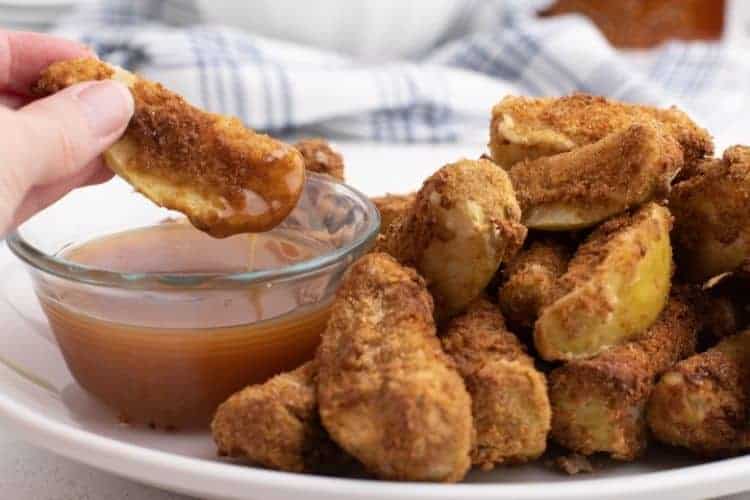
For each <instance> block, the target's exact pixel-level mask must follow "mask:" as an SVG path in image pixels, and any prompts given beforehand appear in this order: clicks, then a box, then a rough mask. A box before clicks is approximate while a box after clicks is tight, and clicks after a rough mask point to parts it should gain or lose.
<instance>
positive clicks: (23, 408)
mask: <svg viewBox="0 0 750 500" xmlns="http://www.w3.org/2000/svg"><path fill="white" fill-rule="evenodd" d="M342 149H343V150H344V153H345V156H346V157H347V160H348V165H351V166H352V167H349V172H348V176H349V178H350V179H351V182H352V183H353V184H354V185H355V186H356V187H358V188H360V189H363V190H364V191H366V192H367V193H368V194H380V193H383V192H385V191H392V192H394V191H395V192H399V191H407V190H411V189H414V188H415V187H417V186H418V185H419V184H420V182H421V180H422V179H424V177H425V176H426V175H428V174H429V173H430V172H432V171H434V170H435V169H436V168H438V167H439V166H440V165H441V164H444V163H446V162H448V161H453V160H455V159H457V158H459V157H462V156H465V157H475V156H476V153H477V151H480V150H481V145H480V144H473V145H466V146H462V147H456V146H432V145H427V146H418V147H395V146H388V145H383V146H352V147H345V148H342ZM384 165H386V166H393V165H409V168H399V169H398V175H393V172H395V168H396V167H393V168H394V170H391V171H390V172H385V171H384V170H383V169H384V168H387V167H383V166H384ZM354 166H356V167H354ZM376 172H380V173H381V174H382V175H378V174H375V173H376ZM128 196H136V195H135V194H133V193H132V192H131V190H130V189H129V188H128V187H127V186H125V185H124V184H123V183H121V182H112V183H109V184H107V185H104V186H100V187H96V188H90V189H85V190H81V191H79V192H76V193H75V194H74V195H73V196H71V197H69V198H66V199H65V200H63V202H62V203H64V204H65V206H66V209H67V208H68V207H69V208H70V210H71V211H70V216H71V217H76V216H85V217H101V218H106V217H107V211H109V210H118V206H120V205H119V200H122V199H124V197H128ZM103 197H104V198H106V200H107V210H101V204H100V203H101V199H102V198H103ZM96 203H99V205H95V204H96ZM50 230H51V231H52V230H54V228H50ZM0 276H2V279H1V280H0V418H2V419H3V425H4V426H7V427H8V428H12V429H14V430H15V432H17V433H18V435H19V436H22V437H24V438H25V439H28V440H29V441H31V442H32V443H34V444H36V445H38V446H40V447H43V448H46V449H48V450H51V451H54V452H56V453H59V454H61V455H64V456H67V457H69V458H72V459H74V460H78V461H80V462H82V463H85V464H89V465H91V466H93V467H97V468H100V469H103V470H106V471H109V472H113V473H115V474H118V475H121V476H124V477H127V478H130V479H133V480H136V481H139V482H142V483H146V484H150V485H154V486H158V487H161V488H164V489H167V490H172V491H176V492H180V493H185V494H191V495H195V496H198V497H200V498H203V499H208V498H216V499H238V500H239V499H248V500H250V499H252V500H297V499H299V498H304V499H305V500H344V499H347V500H350V499H355V500H356V499H365V498H367V499H380V500H386V499H387V500H396V499H407V500H427V499H430V500H433V499H442V500H447V499H459V498H460V499H463V500H480V499H481V500H489V499H493V500H503V499H588V498H618V499H636V498H659V499H697V498H707V497H716V496H720V495H727V494H731V493H735V492H739V491H743V490H748V489H750V457H740V458H734V459H727V460H719V461H714V462H706V463H701V462H699V461H696V460H694V459H692V458H690V457H688V456H686V455H684V454H681V453H679V452H675V451H674V450H672V451H667V450H660V449H658V448H654V449H651V450H650V451H649V453H648V455H647V456H646V457H645V458H644V459H643V460H641V461H639V462H637V463H634V464H611V465H610V466H608V467H605V468H602V469H600V470H598V471H597V472H595V473H594V474H590V475H580V476H576V477H566V476H563V475H560V474H559V473H557V472H555V471H553V470H551V469H550V468H549V467H547V466H545V465H544V463H543V462H537V463H534V464H530V465H527V466H523V467H513V468H500V469H497V470H495V471H492V472H473V473H471V474H470V475H469V477H468V478H467V482H466V483H463V484H458V485H444V484H414V483H410V484H404V483H393V482H380V481H363V480H346V479H337V478H327V477H316V476H307V475H298V474H288V473H280V472H274V471H268V470H262V469H257V468H252V467H243V466H238V465H232V464H229V463H227V462H223V461H221V460H219V459H217V458H216V455H215V449H214V446H213V444H212V442H211V439H210V436H209V435H208V433H207V432H203V433H200V432H199V433H162V432H155V431H151V430H148V429H144V428H138V427H129V426H123V425H120V424H118V423H117V420H116V418H115V415H114V414H113V413H112V412H110V411H109V410H108V409H107V408H105V407H103V406H102V405H101V404H99V403H98V402H96V401H95V400H93V399H92V398H90V397H89V396H88V395H87V394H86V393H84V392H83V391H82V390H81V389H80V388H79V387H78V386H77V385H76V384H75V383H74V382H73V380H72V378H71V376H70V374H69V373H68V371H67V369H66V368H65V364H64V362H63V359H62V357H61V355H60V354H59V352H58V349H57V346H56V344H55V343H54V341H53V340H52V336H51V333H50V331H49V329H48V327H47V325H46V321H45V320H44V318H43V316H42V313H41V310H40V309H39V306H38V305H37V303H36V299H35V297H34V294H33V292H32V290H31V287H30V281H29V278H28V277H27V275H26V273H25V270H24V269H23V268H22V266H21V264H20V263H19V262H18V261H17V260H15V259H14V258H13V257H12V256H11V255H10V252H9V251H8V250H7V248H6V247H5V246H4V245H2V246H0ZM115 495H116V494H115ZM2 496H3V495H2V494H1V493H0V497H2ZM113 498H114V497H113Z"/></svg>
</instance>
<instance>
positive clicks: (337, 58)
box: [56, 0, 750, 144]
mask: <svg viewBox="0 0 750 500" xmlns="http://www.w3.org/2000/svg"><path fill="white" fill-rule="evenodd" d="M168 3H170V1H169V0H153V1H148V2H145V1H140V2H139V1H135V2H133V1H128V0H105V1H99V2H96V3H94V4H88V5H87V6H86V7H84V8H83V9H81V10H80V11H79V12H77V13H76V14H74V15H73V16H72V17H70V18H68V19H65V20H62V21H61V23H60V24H59V25H58V27H57V29H56V32H57V33H58V34H62V35H64V36H67V37H71V38H76V39H79V40H81V41H83V42H85V43H87V44H89V45H91V46H92V47H93V48H94V49H95V50H96V51H97V52H98V53H99V54H100V56H101V57H102V58H104V59H106V60H109V61H111V62H114V63H116V64H120V65H123V66H125V67H127V68H129V69H132V70H136V71H138V72H140V73H142V74H143V75H145V76H147V77H149V78H153V79H155V80H158V81H161V82H162V83H164V84H165V85H167V86H168V87H170V88H173V89H175V90H177V91H179V92H180V93H181V94H183V95H184V96H185V97H186V98H187V99H188V100H189V101H191V102H193V103H195V104H197V105H199V106H202V107H204V108H206V109H209V110H212V111H215V112H219V113H225V114H232V115H236V116H239V117H240V118H241V119H242V120H243V121H244V122H245V123H247V124H248V125H249V126H251V127H253V128H256V129H260V130H266V131H269V132H271V133H275V134H284V133H287V132H291V131H296V130H300V129H303V130H305V131H309V130H310V129H314V130H315V132H316V133H321V134H326V135H330V136H335V137H352V138H356V139H370V140H378V141H403V142H414V141H433V142H445V141H454V140H461V139H462V138H467V137H468V136H472V137H474V138H475V137H477V136H476V134H484V135H486V134H487V131H486V127H487V123H488V119H489V112H490V109H491V106H492V104H493V103H495V102H496V101H498V100H499V99H500V98H501V97H502V96H503V95H505V94H508V93H514V94H528V95H562V94H567V93H570V92H573V91H584V92H589V93H593V94H601V95H606V96H610V97H613V98H617V99H621V100H626V101H632V102H640V103H648V104H656V105H671V104H676V105H679V106H680V107H682V108H684V109H686V110H687V111H688V112H689V113H691V114H692V115H693V116H694V117H695V118H696V119H697V120H698V121H699V122H700V123H701V124H702V125H704V126H705V127H707V128H709V129H710V130H711V131H712V132H713V133H714V135H716V136H718V137H721V142H722V143H724V144H729V143H733V142H741V141H743V140H744V142H750V131H748V132H749V133H748V134H745V128H746V127H747V125H749V124H750V89H749V88H748V82H750V62H748V59H747V58H746V57H743V54H742V51H741V50H738V49H733V48H732V47H731V46H729V45H728V44H726V43H724V44H720V43H687V44H686V43H677V42H675V43H668V44H666V45H663V46H661V47H660V48H657V49H655V50H652V51H648V52H639V53H633V52H629V53H622V52H618V51H616V50H615V49H613V48H612V47H611V46H610V45H609V44H608V43H607V41H606V40H605V39H604V38H603V37H602V35H601V34H600V33H599V32H598V31H597V29H596V28H595V27H594V26H593V25H592V24H591V23H590V22H588V21H587V20H586V19H584V18H582V17H579V16H564V17H557V18H551V19H539V18H536V17H535V16H534V15H533V12H531V11H530V9H529V7H528V5H529V3H528V2H515V4H526V5H527V6H526V7H525V8H523V7H521V8H518V7H516V8H514V7H512V5H513V3H512V2H511V3H506V5H505V8H504V9H502V15H500V14H499V13H498V15H497V20H496V23H495V24H494V28H491V29H489V30H486V29H485V30H483V31H481V32H477V33H470V34H468V35H466V36H463V37H461V38H458V39H454V40H452V41H448V42H446V43H444V44H443V45H441V46H438V47H435V48H434V49H433V50H431V51H430V52H429V53H427V54H426V55H425V56H424V57H422V58H420V59H419V60H409V61H394V62H388V63H377V64H375V63H371V64H368V63H364V62H362V61H357V60H355V59H352V58H349V57H346V56H342V55H339V54H334V53H330V52H324V51H320V50H317V49H312V48H309V47H302V46H299V45H294V44H290V43H285V42H280V41H277V40H271V39H267V38H262V37H259V36H254V35H252V34H250V33H245V32H242V31H239V30H236V29H232V28H229V27H223V26H216V25H205V24H200V22H198V23H197V24H196V23H191V22H190V20H187V21H186V22H182V23H180V25H175V24H174V23H172V24H170V23H169V22H168V20H167V19H165V17H164V11H165V8H164V5H165V4H168ZM509 5H510V7H509ZM248 8H250V7H248ZM498 12H500V11H498ZM187 14H195V13H187ZM187 14H186V17H189V16H187ZM195 20H196V19H193V21H195ZM198 21H199V20H198ZM485 24H486V23H485Z"/></svg>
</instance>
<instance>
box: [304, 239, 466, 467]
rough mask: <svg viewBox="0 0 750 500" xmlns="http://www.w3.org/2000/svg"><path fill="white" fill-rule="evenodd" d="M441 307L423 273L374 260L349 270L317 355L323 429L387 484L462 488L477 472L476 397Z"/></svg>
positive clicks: (383, 258) (376, 256) (385, 258)
mask: <svg viewBox="0 0 750 500" xmlns="http://www.w3.org/2000/svg"><path fill="white" fill-rule="evenodd" d="M432 309H433V304H432V299H431V297H430V295H429V293H428V292H427V288H426V287H425V283H424V280H422V278H420V277H419V275H417V273H416V272H415V271H413V270H412V269H409V268H406V267H403V266H401V265H400V264H399V263H398V262H396V260H394V259H393V258H392V257H390V256H389V255H387V254H384V253H371V254H368V255H366V256H364V257H362V258H361V259H359V260H358V261H357V262H355V263H354V264H353V265H352V266H351V267H350V268H349V271H348V272H347V274H346V276H345V278H344V280H343V283H342V285H341V288H340V289H339V291H338V293H337V294H336V299H335V301H334V303H333V306H332V313H331V318H330V321H329V323H328V327H327V328H326V330H325V332H324V333H323V336H322V342H321V344H320V348H319V349H318V354H317V361H318V364H319V375H318V400H319V407H320V416H321V420H322V422H323V425H324V426H325V428H326V429H327V430H328V432H329V433H330V435H331V437H332V438H333V439H334V440H335V441H336V442H337V443H338V444H339V445H340V446H341V447H342V448H343V449H345V450H346V451H347V452H349V453H350V454H351V455H353V456H354V457H356V458H357V459H359V460H360V461H361V462H362V463H363V464H364V466H365V467H366V468H367V469H368V470H370V471H371V472H372V473H374V474H375V475H377V476H378V477H381V478H383V479H395V480H412V481H458V480H460V479H462V478H463V477H464V475H465V474H466V471H467V470H468V469H469V466H470V464H471V460H470V458H469V453H470V451H471V442H472V434H473V428H472V420H471V399H470V397H469V394H468V393H467V392H466V388H465V387H464V383H463V380H462V379H461V376H460V375H459V374H458V372H457V371H456V368H455V366H454V364H453V362H452V360H451V359H450V358H449V357H448V356H447V355H446V354H445V353H444V352H443V351H442V349H441V347H440V341H439V340H438V338H437V336H436V334H435V323H434V321H433V318H432V314H433V310H432Z"/></svg>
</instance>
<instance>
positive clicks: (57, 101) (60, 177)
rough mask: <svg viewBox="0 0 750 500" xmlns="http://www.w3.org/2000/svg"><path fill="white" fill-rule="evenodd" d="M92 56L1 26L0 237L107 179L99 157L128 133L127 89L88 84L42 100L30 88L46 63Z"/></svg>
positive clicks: (129, 105)
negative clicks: (73, 192) (71, 193)
mask: <svg viewBox="0 0 750 500" xmlns="http://www.w3.org/2000/svg"><path fill="white" fill-rule="evenodd" d="M85 56H89V57H93V54H92V53H91V52H90V51H89V50H88V49H86V48H85V47H84V46H82V45H79V44H77V43H75V42H71V41H68V40H63V39H59V38H55V37H51V36H47V35H42V34H37V33H19V32H7V31H2V30H0V237H2V236H3V235H5V234H6V233H7V232H8V231H9V230H11V229H13V228H14V227H16V226H17V225H19V224H20V223H21V222H23V221H24V220H26V219H28V218H29V217H31V216H32V215H34V214H35V213H36V212H38V211H39V210H42V209H43V208H45V207H47V206H49V205H51V204H52V203H54V202H55V201H56V200H58V199H59V198H60V197H62V196H63V195H65V194H66V193H67V192H69V191H70V190H72V189H74V188H76V187H79V186H85V185H90V184H97V183H100V182H104V181H106V180H108V179H109V178H110V177H111V176H112V173H111V171H110V170H109V169H107V168H106V167H105V166H104V164H103V163H102V160H101V158H100V157H99V155H100V154H101V152H102V151H104V150H105V149H106V148H107V147H109V146H110V145H112V143H114V142H115V141H116V140H117V139H118V138H119V137H120V136H121V135H122V133H123V132H124V131H125V127H126V126H127V124H128V121H129V120H130V117H131V116H132V114H133V98H132V97H131V95H130V91H129V90H128V89H127V88H126V87H125V86H123V85H122V84H120V83H117V82H114V81H109V80H108V81H101V82H86V83H81V84H78V85H74V86H72V87H69V88H67V89H65V90H63V91H61V92H58V93H57V94H55V95H52V96H49V97H46V98H44V99H38V100H32V98H31V96H30V94H29V89H30V87H31V85H32V84H33V83H34V82H35V81H36V80H37V78H38V77H39V74H40V72H41V71H42V70H44V69H45V68H46V67H47V66H49V65H50V64H51V63H53V62H55V61H58V60H65V59H73V58H76V57H85Z"/></svg>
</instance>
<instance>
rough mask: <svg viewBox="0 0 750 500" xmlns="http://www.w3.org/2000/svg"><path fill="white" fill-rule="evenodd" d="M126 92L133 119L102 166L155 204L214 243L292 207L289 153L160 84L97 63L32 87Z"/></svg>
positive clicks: (58, 67) (296, 193) (49, 72)
mask: <svg viewBox="0 0 750 500" xmlns="http://www.w3.org/2000/svg"><path fill="white" fill-rule="evenodd" d="M104 79H114V80H117V81H119V82H122V83H123V84H125V85H127V86H128V87H129V88H130V91H131V93H132V94H133V99H134V101H135V113H134V115H133V118H132V119H131V120H130V124H129V125H128V128H127V129H126V130H125V133H124V135H123V136H122V138H121V139H120V140H119V141H117V142H116V143H115V144H114V145H112V147H110V148H109V149H108V150H107V151H105V153H104V160H105V162H106V163H107V165H108V166H109V168H111V169H112V170H113V171H115V173H117V174H118V175H119V176H121V177H122V178H123V179H125V180H126V181H128V182H129V183H130V184H132V185H133V187H135V189H136V190H138V191H139V192H141V193H142V194H143V195H145V196H146V197H147V198H149V199H150V200H151V201H153V202H154V203H156V204H157V205H160V206H163V207H166V208H169V209H173V210H179V211H180V212H182V213H184V214H185V215H186V216H187V217H188V218H189V219H190V222H191V223H192V224H193V225H194V226H195V227H197V228H198V229H201V230H203V231H205V232H207V233H208V234H210V235H212V236H215V237H225V236H229V235H232V234H236V233H244V232H261V231H266V230H269V229H271V228H272V227H274V226H276V225H277V224H279V223H280V222H281V221H282V220H283V219H284V218H285V217H286V216H287V215H288V214H289V213H290V212H291V211H292V209H293V208H294V206H295V205H296V204H297V201H298V199H299V197H300V195H301V193H302V188H303V186H304V181H305V163H304V160H303V158H302V155H301V154H300V153H299V152H298V151H297V150H296V149H294V148H293V147H291V146H289V145H287V144H284V143H283V142H280V141H277V140H275V139H272V138H271V137H269V136H267V135H262V134H257V133H255V132H253V131H252V130H249V129H247V128H245V127H244V126H243V125H242V123H241V122H240V121H239V120H238V119H236V118H230V117H226V116H221V115H217V114H212V113H207V112H204V111H201V110H199V109H197V108H195V107H193V106H191V105H190V104H188V103H187V102H186V101H185V100H184V99H183V98H182V97H180V96H179V95H177V94H175V93H173V92H171V91H169V90H167V89H166V88H164V87H163V86H162V85H160V84H158V83H154V82H151V81H148V80H146V79H144V78H141V77H139V76H136V75H134V74H132V73H129V72H127V71H125V70H123V69H121V68H117V67H115V66H111V65H109V64H106V63H104V62H102V61H99V60H97V59H74V60H71V61H61V62H57V63H54V64H52V65H51V66H50V67H49V68H47V69H46V70H45V71H44V72H43V73H42V75H41V77H40V78H39V81H38V82H37V83H36V85H35V87H34V93H35V94H36V95H40V96H42V95H48V94H52V93H54V92H57V91H58V90H60V89H62V88H65V87H68V86H70V85H73V84H75V83H80V82H84V81H88V80H104Z"/></svg>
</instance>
